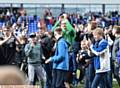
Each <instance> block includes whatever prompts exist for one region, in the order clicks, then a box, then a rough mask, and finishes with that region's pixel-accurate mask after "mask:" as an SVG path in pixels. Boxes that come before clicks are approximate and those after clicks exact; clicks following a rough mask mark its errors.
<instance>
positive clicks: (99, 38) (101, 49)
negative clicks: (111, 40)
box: [90, 28, 111, 88]
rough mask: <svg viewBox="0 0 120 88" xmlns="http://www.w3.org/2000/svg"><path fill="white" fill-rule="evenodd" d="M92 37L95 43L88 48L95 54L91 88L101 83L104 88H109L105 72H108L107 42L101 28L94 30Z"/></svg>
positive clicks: (95, 87)
mask: <svg viewBox="0 0 120 88" xmlns="http://www.w3.org/2000/svg"><path fill="white" fill-rule="evenodd" d="M93 37H94V39H95V43H94V44H93V45H91V46H90V50H91V51H92V53H93V54H95V57H94V67H95V71H96V74H95V78H94V80H93V83H92V86H91V88H97V87H98V85H99V84H100V83H101V82H102V83H103V85H105V86H106V88H111V87H110V84H109V80H108V79H107V72H109V71H110V58H109V46H108V42H107V41H106V40H105V39H104V38H103V37H104V32H103V30H102V29H101V28H96V29H95V30H94V31H93Z"/></svg>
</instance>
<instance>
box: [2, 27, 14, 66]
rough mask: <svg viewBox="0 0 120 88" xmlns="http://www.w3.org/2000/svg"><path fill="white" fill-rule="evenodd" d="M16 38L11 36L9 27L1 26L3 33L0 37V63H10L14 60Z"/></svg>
mask: <svg viewBox="0 0 120 88" xmlns="http://www.w3.org/2000/svg"><path fill="white" fill-rule="evenodd" d="M15 41H16V39H15V37H14V36H13V33H12V30H11V28H10V27H5V28H3V34H2V36H1V39H0V46H1V47H0V58H1V61H0V65H8V64H9V65H10V64H12V63H13V61H14V60H15V53H16V43H15Z"/></svg>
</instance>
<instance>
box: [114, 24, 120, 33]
mask: <svg viewBox="0 0 120 88" xmlns="http://www.w3.org/2000/svg"><path fill="white" fill-rule="evenodd" d="M113 30H116V32H115V33H116V34H120V26H117V25H115V26H114V27H113Z"/></svg>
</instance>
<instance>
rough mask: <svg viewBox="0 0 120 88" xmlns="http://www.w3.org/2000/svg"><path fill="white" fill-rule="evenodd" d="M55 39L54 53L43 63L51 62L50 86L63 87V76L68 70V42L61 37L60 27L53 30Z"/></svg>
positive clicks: (53, 87) (54, 87)
mask: <svg viewBox="0 0 120 88" xmlns="http://www.w3.org/2000/svg"><path fill="white" fill-rule="evenodd" d="M54 36H55V38H56V40H57V45H56V50H55V55H54V56H53V57H50V58H49V59H48V60H46V61H45V63H49V62H52V63H53V79H52V88H65V85H64V83H65V81H66V80H65V79H66V78H65V77H66V74H67V71H68V70H69V56H68V44H67V42H66V40H65V39H64V38H63V32H62V29H61V28H60V27H57V28H56V30H55V31H54Z"/></svg>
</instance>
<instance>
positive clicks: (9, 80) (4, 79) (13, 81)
mask: <svg viewBox="0 0 120 88" xmlns="http://www.w3.org/2000/svg"><path fill="white" fill-rule="evenodd" d="M25 84H26V83H25V77H24V74H23V73H22V72H21V71H20V70H19V69H18V68H17V67H14V66H1V67H0V85H25Z"/></svg>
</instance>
